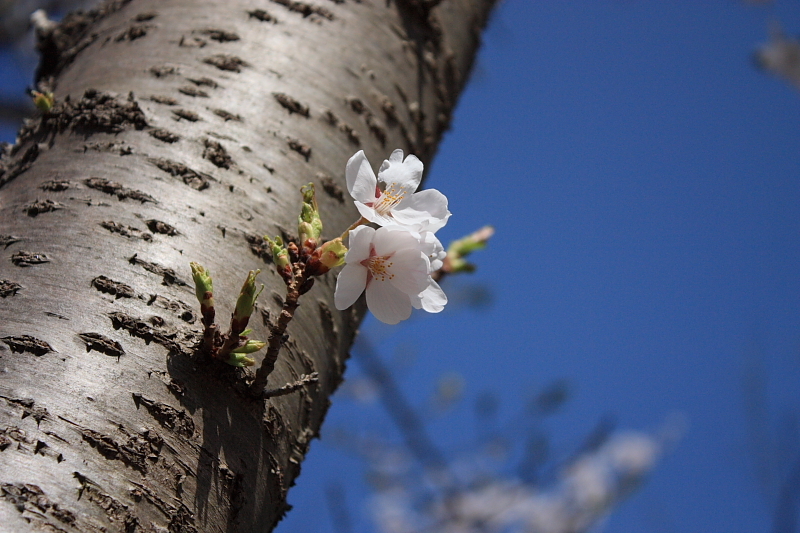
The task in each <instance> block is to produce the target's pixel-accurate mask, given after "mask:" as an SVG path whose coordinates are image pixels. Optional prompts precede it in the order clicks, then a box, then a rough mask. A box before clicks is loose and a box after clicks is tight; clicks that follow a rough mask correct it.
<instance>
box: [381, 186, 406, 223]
mask: <svg viewBox="0 0 800 533" xmlns="http://www.w3.org/2000/svg"><path fill="white" fill-rule="evenodd" d="M406 192H407V191H406V189H405V188H404V187H397V186H396V184H395V183H390V184H389V185H388V186H387V187H386V189H385V190H384V191H383V192H382V193H381V195H380V197H379V198H378V201H377V202H376V203H375V212H376V213H378V214H379V215H381V216H388V215H389V214H390V213H391V211H392V209H394V207H395V206H396V205H397V204H399V203H400V202H401V201H402V200H403V198H405V197H406Z"/></svg>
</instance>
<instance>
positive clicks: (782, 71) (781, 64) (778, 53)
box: [755, 23, 800, 90]
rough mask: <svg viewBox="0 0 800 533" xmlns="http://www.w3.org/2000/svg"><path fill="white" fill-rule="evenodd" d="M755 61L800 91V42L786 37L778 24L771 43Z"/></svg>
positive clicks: (771, 36)
mask: <svg viewBox="0 0 800 533" xmlns="http://www.w3.org/2000/svg"><path fill="white" fill-rule="evenodd" d="M755 60H756V64H757V65H758V66H759V67H761V68H763V69H764V70H767V71H769V72H770V73H772V74H775V75H777V76H780V77H782V78H784V79H785V80H786V81H788V82H789V83H790V84H792V85H793V86H794V87H795V89H798V90H800V40H798V39H793V38H790V37H787V36H786V35H784V33H783V31H782V30H781V29H780V27H779V26H778V24H777V23H775V24H774V27H773V28H772V30H771V31H770V40H769V42H768V43H766V44H764V45H762V46H761V47H759V49H758V51H757V52H756V54H755Z"/></svg>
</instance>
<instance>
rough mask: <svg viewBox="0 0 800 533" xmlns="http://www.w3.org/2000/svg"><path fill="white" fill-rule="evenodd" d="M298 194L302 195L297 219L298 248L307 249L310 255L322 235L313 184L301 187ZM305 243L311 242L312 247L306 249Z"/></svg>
mask: <svg viewBox="0 0 800 533" xmlns="http://www.w3.org/2000/svg"><path fill="white" fill-rule="evenodd" d="M300 192H302V193H303V207H302V208H301V209H300V217H299V218H298V219H297V233H298V234H299V235H300V243H299V244H300V246H301V247H302V248H309V251H308V253H311V252H312V251H313V250H314V248H316V243H317V241H319V238H320V235H322V219H321V218H320V217H319V209H318V208H317V197H316V194H315V191H314V184H313V183H309V184H308V185H306V186H305V187H302V188H301V189H300ZM306 241H311V243H309V244H312V245H313V246H308V247H307V246H306Z"/></svg>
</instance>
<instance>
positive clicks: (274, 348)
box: [250, 263, 306, 396]
mask: <svg viewBox="0 0 800 533" xmlns="http://www.w3.org/2000/svg"><path fill="white" fill-rule="evenodd" d="M293 268H294V278H293V279H292V282H291V283H290V284H289V286H288V287H287V288H286V298H284V300H283V308H282V309H281V313H280V315H278V321H277V323H275V325H273V326H272V327H271V328H270V334H269V341H268V344H267V353H266V355H265V356H264V360H263V361H262V362H261V366H260V367H259V368H258V371H257V372H256V378H255V380H254V381H253V383H252V384H251V385H250V393H251V394H252V395H254V396H261V394H262V393H263V392H264V387H266V386H267V379H268V378H269V375H270V374H271V373H272V371H273V370H274V369H275V362H276V361H277V360H278V353H279V352H280V350H281V345H282V344H283V342H282V341H283V335H284V333H285V332H286V326H288V325H289V322H291V321H292V318H294V312H295V310H297V305H298V299H299V298H300V287H302V286H303V283H305V281H306V273H305V269H304V268H303V266H302V265H299V264H297V263H295V264H294V265H293Z"/></svg>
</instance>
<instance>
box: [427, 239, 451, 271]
mask: <svg viewBox="0 0 800 533" xmlns="http://www.w3.org/2000/svg"><path fill="white" fill-rule="evenodd" d="M421 243H422V253H424V254H425V255H426V256H428V260H429V261H430V262H431V272H436V271H437V270H439V269H440V268H442V266H444V258H445V257H447V251H446V250H445V249H444V246H442V243H441V242H440V241H439V239H437V238H436V235H434V234H433V233H432V232H430V231H425V232H423V233H422V234H421Z"/></svg>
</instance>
